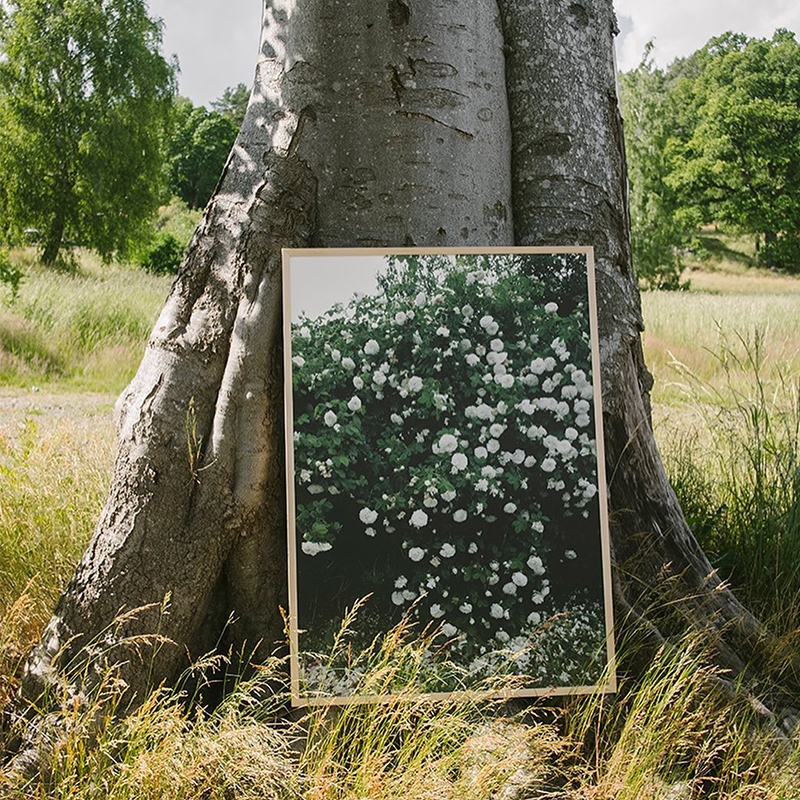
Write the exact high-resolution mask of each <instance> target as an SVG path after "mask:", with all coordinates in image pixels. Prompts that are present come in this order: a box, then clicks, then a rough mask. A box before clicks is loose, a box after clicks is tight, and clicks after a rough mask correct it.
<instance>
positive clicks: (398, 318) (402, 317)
mask: <svg viewBox="0 0 800 800" xmlns="http://www.w3.org/2000/svg"><path fill="white" fill-rule="evenodd" d="M407 319H408V317H407V316H406V314H405V312H404V311H398V312H397V313H396V314H395V315H394V321H395V322H396V323H397V324H398V325H403V324H404V323H405V321H406V320H407Z"/></svg>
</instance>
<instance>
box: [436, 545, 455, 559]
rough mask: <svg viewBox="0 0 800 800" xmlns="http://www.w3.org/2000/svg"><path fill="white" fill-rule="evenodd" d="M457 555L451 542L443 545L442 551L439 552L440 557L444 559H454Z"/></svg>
mask: <svg viewBox="0 0 800 800" xmlns="http://www.w3.org/2000/svg"><path fill="white" fill-rule="evenodd" d="M455 554H456V549H455V547H453V545H451V544H450V543H449V542H445V543H444V544H443V545H442V549H441V550H440V551H439V555H440V556H441V557H442V558H452V557H453V556H454V555H455Z"/></svg>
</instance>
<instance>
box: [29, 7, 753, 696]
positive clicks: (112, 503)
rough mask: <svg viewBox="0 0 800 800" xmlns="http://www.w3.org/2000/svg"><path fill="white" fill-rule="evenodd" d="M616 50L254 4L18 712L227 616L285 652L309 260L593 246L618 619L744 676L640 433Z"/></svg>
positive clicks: (597, 31)
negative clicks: (204, 179)
mask: <svg viewBox="0 0 800 800" xmlns="http://www.w3.org/2000/svg"><path fill="white" fill-rule="evenodd" d="M613 32H614V17H613V11H612V9H611V2H610V0H584V1H583V2H570V0H548V1H547V2H545V1H544V0H500V2H499V7H498V4H497V3H496V0H469V2H467V0H458V1H457V0H426V2H421V0H388V2H383V1H381V2H376V0H304V2H302V3H300V2H294V1H293V0H274V1H270V0H268V1H267V2H266V3H265V9H264V17H263V27H262V42H261V51H260V55H259V62H258V68H257V73H256V80H255V84H254V89H253V94H252V97H251V101H250V106H249V109H248V114H247V118H246V119H245V122H244V124H243V127H242V131H241V133H240V135H239V138H238V139H237V142H236V145H235V146H234V149H233V152H232V154H231V157H230V159H229V162H228V165H227V166H226V170H225V174H224V175H223V177H222V179H221V182H220V185H219V187H218V189H217V192H216V194H215V196H214V197H213V199H212V201H211V202H210V204H209V207H208V208H207V210H206V213H205V216H204V218H203V221H202V223H201V225H200V227H199V229H198V231H197V233H196V234H195V237H194V239H193V241H192V244H191V247H190V250H189V253H188V255H187V258H186V262H185V264H184V266H183V268H182V270H181V273H180V276H179V277H178V279H177V281H176V283H175V286H174V287H173V290H172V293H171V295H170V298H169V299H168V301H167V305H166V307H165V309H164V311H163V312H162V314H161V317H160V318H159V320H158V322H157V324H156V327H155V330H154V331H153V334H152V336H151V339H150V342H149V344H148V348H147V352H146V354H145V357H144V361H143V363H142V366H141V368H140V370H139V372H138V374H137V376H136V378H135V379H134V381H133V383H132V384H131V386H130V387H129V388H128V389H127V390H126V392H125V394H124V395H123V396H122V398H121V399H120V402H119V406H118V412H119V425H120V450H119V456H118V459H117V463H116V466H115V471H114V477H113V480H112V485H111V490H110V493H109V498H108V501H107V503H106V506H105V509H104V511H103V514H102V517H101V519H100V521H99V523H98V526H97V530H96V532H95V535H94V538H93V539H92V542H91V544H90V545H89V547H88V549H87V551H86V553H85V554H84V557H83V559H82V560H81V563H80V564H79V566H78V569H77V571H76V574H75V577H74V578H73V580H72V582H71V584H70V586H69V587H68V589H67V591H66V592H65V594H64V596H63V597H62V600H61V602H60V603H59V606H58V608H57V610H56V613H55V615H54V617H53V619H52V621H51V622H50V624H49V625H48V628H47V630H46V632H45V635H44V637H43V641H42V643H41V645H40V646H39V647H38V648H37V650H36V652H35V653H34V654H33V655H32V657H31V659H30V661H29V665H28V670H27V674H26V681H25V687H24V689H25V692H26V694H27V696H28V697H35V696H36V695H37V692H38V691H39V690H40V689H41V687H42V686H43V685H44V684H46V682H47V679H48V676H50V675H51V674H52V669H53V666H54V665H56V666H58V665H63V664H65V663H67V662H68V661H69V660H70V659H74V658H76V657H78V661H79V662H80V663H86V662H87V659H88V661H90V662H93V661H97V660H102V659H106V660H108V659H117V658H119V657H120V653H119V648H120V647H122V646H123V641H124V639H125V637H126V636H139V635H142V634H149V633H153V632H154V631H159V632H160V633H161V634H162V635H163V636H165V637H167V638H168V639H169V640H170V641H171V642H173V643H174V644H172V645H165V646H160V647H155V648H151V649H150V650H148V653H147V656H148V657H147V658H144V659H138V658H129V660H128V661H127V663H126V664H125V665H124V666H123V668H122V675H123V677H124V678H125V680H126V681H127V682H128V684H129V686H130V687H131V695H132V696H136V697H141V696H142V695H143V693H144V692H145V691H146V689H147V687H148V685H149V683H150V682H152V681H155V682H160V681H163V680H170V679H172V678H174V676H175V673H176V672H177V671H178V670H179V669H180V668H181V667H182V666H183V665H184V664H185V663H186V661H185V659H186V650H187V649H188V651H189V653H190V655H193V656H196V655H199V654H201V653H202V652H204V650H205V649H206V648H208V647H210V646H212V645H213V644H214V642H215V641H216V640H217V638H218V637H219V636H220V634H221V632H222V630H223V627H224V625H225V621H226V620H227V619H228V617H229V615H230V614H233V615H235V617H236V619H237V622H236V623H235V624H234V625H233V626H232V627H230V628H229V629H228V633H227V636H228V640H229V641H232V642H233V643H235V644H241V642H243V641H244V640H247V641H249V642H250V643H253V644H254V643H255V642H258V641H263V642H264V643H265V644H264V647H265V648H267V649H268V648H269V647H271V646H272V643H273V642H274V641H275V640H276V639H277V638H279V637H280V634H281V630H282V622H281V619H280V615H279V610H278V607H279V605H280V604H281V603H282V602H283V597H284V592H285V588H284V582H285V546H284V510H283V505H284V500H283V487H284V483H283V473H282V466H281V463H282V434H281V422H280V420H281V414H282V409H281V400H280V391H281V375H280V364H279V360H278V357H277V353H278V347H279V341H278V338H279V336H278V331H279V320H280V310H279V284H280V273H279V269H280V264H279V257H280V249H281V248H282V247H291V246H300V245H304V244H315V245H320V246H359V245H383V246H405V245H426V246H435V245H450V246H453V245H503V244H507V245H510V244H513V243H516V244H537V245H541V244H551V245H566V244H579V245H585V244H591V245H594V247H595V250H596V257H597V266H598V284H599V287H598V288H599V297H600V308H599V312H600V322H601V335H602V344H601V351H602V360H603V376H602V377H603V389H604V397H605V400H604V417H605V426H606V436H607V443H606V453H607V458H608V474H609V476H610V481H611V506H612V528H613V537H612V538H613V545H614V551H615V555H616V562H617V568H616V571H615V581H616V586H615V588H616V591H617V600H618V610H622V611H623V612H624V613H623V621H628V622H630V621H632V620H636V621H638V622H637V627H638V629H639V630H646V631H648V632H649V634H650V635H651V636H652V638H654V639H657V638H659V637H660V635H661V632H660V631H659V627H660V628H661V630H662V631H663V630H664V629H665V626H668V625H672V624H679V625H681V626H683V627H686V625H696V626H709V625H710V626H711V627H712V628H713V630H715V631H717V632H718V643H719V650H720V653H721V660H722V662H723V663H725V664H727V665H728V666H731V667H735V668H736V669H737V670H739V669H741V668H742V666H743V663H744V660H747V659H750V658H751V656H752V655H753V653H754V652H755V648H757V646H758V643H759V642H760V641H761V637H762V635H763V634H762V630H761V628H760V626H759V625H758V623H757V621H756V620H755V619H754V618H753V617H752V616H751V615H750V614H749V613H747V611H746V610H745V609H743V608H742V607H741V606H740V604H739V603H738V602H737V601H736V599H735V598H734V597H733V596H732V595H731V593H730V592H729V591H728V590H727V589H726V588H725V587H724V586H722V584H721V583H720V581H719V579H718V577H717V576H716V575H715V574H714V573H713V571H712V569H711V566H710V564H709V563H708V561H707V559H706V558H705V556H704V555H703V553H702V551H701V550H700V549H699V547H698V546H697V544H696V542H695V540H694V539H693V537H692V536H691V533H690V532H689V529H688V527H687V525H686V523H685V520H684V518H683V515H682V513H681V510H680V508H679V506H678V503H677V501H676V499H675V495H674V493H673V492H672V490H671V489H670V487H669V485H668V483H667V479H666V475H665V473H664V469H663V467H662V465H661V462H660V459H659V456H658V453H657V450H656V447H655V443H654V440H653V435H652V430H651V428H650V422H649V408H648V402H649V400H648V396H649V390H650V385H651V379H650V376H649V374H648V373H647V371H646V369H645V367H644V363H643V359H642V351H641V339H640V334H641V330H642V320H641V311H640V307H639V298H638V291H637V287H636V281H635V277H634V275H633V273H632V268H631V260H630V248H629V242H628V220H627V211H626V208H627V205H626V190H625V167H624V152H623V145H622V134H621V121H620V119H619V112H618V106H617V100H616V92H615V77H614V67H613V50H612V46H613V45H612V42H613ZM512 131H513V134H512ZM512 208H513V215H512ZM167 595H169V596H170V602H169V606H168V609H167V611H166V613H162V611H161V604H162V601H163V600H164V598H165V596H167ZM654 602H655V603H657V604H659V607H660V608H662V609H667V608H668V609H669V614H667V613H666V612H664V613H661V611H659V608H658V607H653V603H654ZM143 605H146V606H147V608H146V609H145V610H143V611H141V612H140V613H138V614H136V615H132V616H129V617H127V618H126V619H125V621H124V623H123V624H122V625H118V626H115V625H114V620H115V618H116V616H117V615H118V613H119V611H120V610H121V609H130V608H133V607H136V606H143ZM92 641H96V642H97V644H96V645H94V646H90V643H91V642H92ZM140 644H141V643H140ZM145 649H147V648H145ZM58 653H62V655H61V656H58V657H57V654H58ZM101 654H102V655H101Z"/></svg>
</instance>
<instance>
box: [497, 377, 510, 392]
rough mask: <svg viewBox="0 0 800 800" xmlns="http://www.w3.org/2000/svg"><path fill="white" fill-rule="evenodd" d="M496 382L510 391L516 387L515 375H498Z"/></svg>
mask: <svg viewBox="0 0 800 800" xmlns="http://www.w3.org/2000/svg"><path fill="white" fill-rule="evenodd" d="M495 382H496V383H499V384H500V385H501V386H502V387H503V388H504V389H510V388H511V387H512V386H513V385H514V376H513V375H496V376H495Z"/></svg>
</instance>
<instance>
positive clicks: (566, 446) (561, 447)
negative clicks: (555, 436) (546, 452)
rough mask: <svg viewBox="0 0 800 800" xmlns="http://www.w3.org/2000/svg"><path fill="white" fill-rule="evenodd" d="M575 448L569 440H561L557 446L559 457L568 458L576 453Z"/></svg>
mask: <svg viewBox="0 0 800 800" xmlns="http://www.w3.org/2000/svg"><path fill="white" fill-rule="evenodd" d="M574 449H575V448H574V447H573V446H572V442H570V440H569V439H561V440H559V442H558V444H557V445H556V452H558V453H559V455H562V456H567V455H569V454H570V453H572V452H573V451H574Z"/></svg>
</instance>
